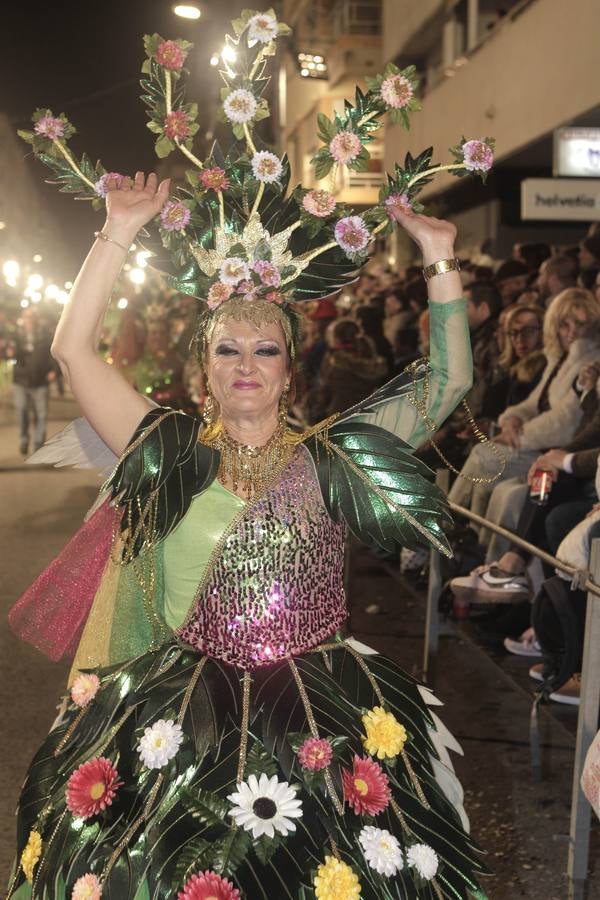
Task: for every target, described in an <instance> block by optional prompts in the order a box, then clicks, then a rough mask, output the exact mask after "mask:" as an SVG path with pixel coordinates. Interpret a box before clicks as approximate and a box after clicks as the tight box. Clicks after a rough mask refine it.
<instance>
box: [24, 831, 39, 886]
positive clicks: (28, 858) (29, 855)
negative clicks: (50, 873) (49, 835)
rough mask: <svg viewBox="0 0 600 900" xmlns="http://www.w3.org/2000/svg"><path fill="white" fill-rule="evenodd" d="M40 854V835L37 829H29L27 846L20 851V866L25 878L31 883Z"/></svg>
mask: <svg viewBox="0 0 600 900" xmlns="http://www.w3.org/2000/svg"><path fill="white" fill-rule="evenodd" d="M41 855H42V836H41V835H40V834H39V832H37V831H30V832H29V838H28V840H27V846H26V847H25V849H24V850H23V852H22V853H21V868H22V869H23V872H24V874H25V878H26V879H27V881H28V882H29V884H31V883H32V882H33V870H34V869H35V867H36V866H37V864H38V862H39V858H40V856H41Z"/></svg>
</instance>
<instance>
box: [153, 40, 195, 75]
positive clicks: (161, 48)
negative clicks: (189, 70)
mask: <svg viewBox="0 0 600 900" xmlns="http://www.w3.org/2000/svg"><path fill="white" fill-rule="evenodd" d="M186 56H187V50H182V48H181V47H180V46H179V44H178V43H176V41H163V42H162V44H159V45H158V47H157V49H156V53H155V54H154V58H155V60H156V62H157V63H158V64H159V66H164V68H165V69H171V71H172V72H179V70H180V69H181V68H182V67H183V64H184V62H185V58H186Z"/></svg>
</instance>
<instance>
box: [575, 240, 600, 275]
mask: <svg viewBox="0 0 600 900" xmlns="http://www.w3.org/2000/svg"><path fill="white" fill-rule="evenodd" d="M579 267H580V269H581V270H586V269H600V235H598V234H595V235H592V236H591V237H590V236H589V235H588V237H584V239H583V240H582V241H581V243H580V244H579Z"/></svg>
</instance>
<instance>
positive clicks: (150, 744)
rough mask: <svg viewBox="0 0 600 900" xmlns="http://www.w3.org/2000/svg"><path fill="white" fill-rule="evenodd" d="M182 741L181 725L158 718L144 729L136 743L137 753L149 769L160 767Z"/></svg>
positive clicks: (175, 752)
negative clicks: (142, 734)
mask: <svg viewBox="0 0 600 900" xmlns="http://www.w3.org/2000/svg"><path fill="white" fill-rule="evenodd" d="M182 741H183V731H182V729H181V725H177V724H176V723H175V722H174V721H173V720H172V719H167V720H165V719H159V721H158V722H155V723H154V725H152V726H151V727H150V728H146V729H145V731H144V736H143V738H142V739H141V741H140V742H139V744H138V753H139V754H140V757H141V760H142V762H143V763H144V765H145V766H147V767H148V768H149V769H162V767H163V766H166V764H167V763H168V762H169V760H170V759H173V757H174V756H175V755H176V754H177V751H178V750H179V745H180V744H181V742H182Z"/></svg>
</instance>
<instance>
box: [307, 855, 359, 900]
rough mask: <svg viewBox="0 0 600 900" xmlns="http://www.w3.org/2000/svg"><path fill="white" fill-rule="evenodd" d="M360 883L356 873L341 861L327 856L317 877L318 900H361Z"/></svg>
mask: <svg viewBox="0 0 600 900" xmlns="http://www.w3.org/2000/svg"><path fill="white" fill-rule="evenodd" d="M360 892H361V886H360V881H359V880H358V876H357V875H356V873H355V872H354V871H353V870H352V869H351V868H350V866H349V865H347V864H346V863H345V862H342V860H341V859H335V858H334V857H333V856H326V857H325V862H324V863H321V865H320V866H319V868H318V869H317V874H316V876H315V895H316V898H317V900H359V898H360Z"/></svg>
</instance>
